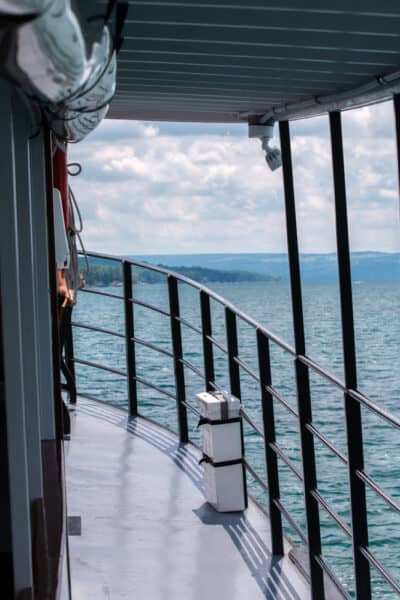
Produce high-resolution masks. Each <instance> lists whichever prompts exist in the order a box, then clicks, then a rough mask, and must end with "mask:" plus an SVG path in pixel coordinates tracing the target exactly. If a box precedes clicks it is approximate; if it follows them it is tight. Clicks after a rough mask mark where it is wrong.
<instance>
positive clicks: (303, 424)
mask: <svg viewBox="0 0 400 600" xmlns="http://www.w3.org/2000/svg"><path fill="white" fill-rule="evenodd" d="M279 131H280V138H281V150H282V167H283V182H284V189H285V212H286V233H287V240H288V255H289V271H290V284H291V285H290V287H291V297H292V312H293V326H294V337H295V349H296V355H297V356H296V359H295V372H296V384H297V402H298V410H299V427H300V441H301V454H302V463H303V477H304V502H305V510H306V522H307V537H308V553H309V560H310V578H311V595H312V598H313V599H314V600H323V599H324V598H325V592H324V578H323V570H322V567H321V566H320V564H319V563H318V558H319V556H320V555H321V529H320V519H319V507H318V502H317V500H316V499H315V498H314V497H313V495H312V492H313V491H314V490H315V489H316V487H317V474H316V465H315V449H314V438H313V435H312V433H311V432H310V431H308V429H307V424H308V423H311V422H312V408H311V393H310V380H309V370H308V367H307V366H306V365H304V364H303V363H302V362H301V361H300V360H299V356H301V355H303V354H305V333H304V317H303V302H302V294H301V276H300V259H299V245H298V237H297V223H296V207H295V197H294V185H293V167H292V153H291V147H290V131H289V123H288V122H287V121H281V122H280V123H279Z"/></svg>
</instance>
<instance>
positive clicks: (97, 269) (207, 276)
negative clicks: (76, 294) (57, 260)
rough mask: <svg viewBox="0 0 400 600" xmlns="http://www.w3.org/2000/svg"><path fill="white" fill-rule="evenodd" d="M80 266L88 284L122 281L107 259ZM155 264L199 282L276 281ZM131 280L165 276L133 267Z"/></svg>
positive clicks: (260, 276)
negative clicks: (88, 268) (87, 270)
mask: <svg viewBox="0 0 400 600" xmlns="http://www.w3.org/2000/svg"><path fill="white" fill-rule="evenodd" d="M81 265H82V266H81V268H82V270H83V271H84V272H85V278H86V281H87V283H88V285H93V286H107V285H118V284H121V283H122V272H121V266H120V265H119V264H112V263H111V264H110V262H109V261H105V260H102V259H98V258H96V259H91V261H90V270H89V273H88V274H86V269H85V264H84V262H83V261H82V262H81ZM157 266H159V267H161V268H163V269H167V270H170V271H175V272H176V273H180V274H181V275H184V276H185V277H189V278H190V279H194V280H195V281H198V282H200V283H216V282H225V283H240V282H258V281H260V282H269V281H277V280H278V278H277V277H271V276H270V275H266V274H262V273H250V272H248V271H241V270H231V271H224V270H219V269H209V268H205V267H199V266H190V267H185V266H174V267H171V266H168V265H163V264H158V265H157ZM133 280H134V282H136V283H149V284H150V283H165V281H166V278H165V276H163V275H160V274H159V273H157V272H155V271H150V270H146V269H134V270H133Z"/></svg>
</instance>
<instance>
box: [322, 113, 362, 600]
mask: <svg viewBox="0 0 400 600" xmlns="http://www.w3.org/2000/svg"><path fill="white" fill-rule="evenodd" d="M329 120H330V129H331V143H332V166H333V182H334V188H335V212H336V238H337V253H338V265H339V286H340V308H341V315H342V339H343V358H344V373H345V384H346V388H347V389H353V390H356V389H357V363H356V348H355V335H354V318H353V297H352V285H351V268H350V245H349V232H348V221H347V200H346V182H345V171H344V158H343V139H342V123H341V115H340V113H339V112H332V113H330V115H329ZM344 410H345V415H346V433H347V449H348V461H349V462H348V466H349V481H350V501H351V524H352V531H353V558H354V571H355V582H356V597H357V598H358V600H368V599H369V598H371V581H370V566H369V562H368V560H367V559H366V558H365V556H364V555H363V554H362V549H363V548H364V547H367V546H368V518H367V505H366V497H365V484H364V482H363V481H361V479H360V478H359V477H358V476H357V471H362V470H363V469H364V456H363V436H362V422H361V408H360V404H359V403H358V402H357V401H356V400H354V399H353V398H351V396H349V395H348V393H346V392H345V394H344Z"/></svg>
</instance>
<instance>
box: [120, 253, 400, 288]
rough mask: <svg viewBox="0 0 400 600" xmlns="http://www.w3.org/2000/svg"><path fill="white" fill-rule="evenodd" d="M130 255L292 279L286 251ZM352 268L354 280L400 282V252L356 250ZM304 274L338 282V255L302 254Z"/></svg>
mask: <svg viewBox="0 0 400 600" xmlns="http://www.w3.org/2000/svg"><path fill="white" fill-rule="evenodd" d="M129 258H132V259H136V260H141V261H145V262H149V263H152V264H160V263H163V264H168V265H170V266H171V268H173V269H177V268H184V267H185V268H188V267H192V265H199V267H200V268H203V269H211V270H218V271H246V272H248V273H259V274H261V275H265V276H267V277H272V278H279V279H288V278H289V268H288V262H287V256H286V254H262V253H260V254H179V255H172V254H164V255H162V254H161V255H160V254H158V255H145V256H137V255H136V256H130V257H129ZM199 267H196V268H199ZM351 268H352V275H353V280H354V281H400V253H393V254H389V253H385V252H353V253H352V255H351ZM301 273H302V278H303V281H306V282H325V281H326V282H329V281H336V280H337V260H336V255H335V254H333V253H332V254H302V255H301Z"/></svg>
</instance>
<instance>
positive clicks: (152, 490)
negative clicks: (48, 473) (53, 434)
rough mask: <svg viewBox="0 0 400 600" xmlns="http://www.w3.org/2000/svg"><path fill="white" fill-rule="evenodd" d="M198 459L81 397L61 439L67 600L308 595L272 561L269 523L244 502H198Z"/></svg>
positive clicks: (289, 568)
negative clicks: (223, 510) (75, 521)
mask: <svg viewBox="0 0 400 600" xmlns="http://www.w3.org/2000/svg"><path fill="white" fill-rule="evenodd" d="M198 459H199V454H198V452H197V450H196V449H195V448H193V447H192V446H190V445H188V446H186V447H182V446H180V445H179V443H178V442H177V439H176V437H175V436H173V435H172V434H170V433H169V432H167V431H166V430H164V429H161V428H159V427H157V426H155V425H153V424H151V423H149V422H148V421H146V420H144V419H137V420H136V421H135V422H134V423H132V424H130V425H129V426H128V427H127V418H126V413H125V412H123V411H120V410H118V409H114V408H111V407H108V406H104V405H102V404H99V403H96V402H91V401H88V400H84V399H79V400H78V406H77V410H76V412H75V414H72V435H71V442H66V472H67V496H68V514H69V515H72V516H78V515H80V516H81V517H82V535H81V536H75V535H73V536H70V537H69V543H70V557H71V577H72V598H73V600H92V599H93V600H102V599H107V600H110V599H111V600H114V599H122V598H126V599H128V598H129V599H135V600H180V599H182V600H238V599H241V600H247V599H249V600H250V599H251V600H257V599H261V598H269V599H271V600H272V599H285V600H286V599H290V600H300V599H301V600H303V599H308V598H309V587H308V585H307V583H306V581H305V580H304V579H303V578H302V577H301V576H300V574H299V572H298V570H297V569H296V568H295V567H294V565H293V564H292V562H291V561H290V560H289V559H288V558H287V557H285V558H283V559H282V560H279V561H277V560H276V559H275V560H274V559H272V558H271V552H270V547H269V539H270V536H269V525H268V520H267V518H266V517H265V516H264V514H263V513H262V512H261V511H260V510H259V509H258V508H257V507H256V506H255V505H254V504H252V503H251V502H250V506H249V508H248V510H247V511H245V513H233V514H220V513H217V512H215V511H214V510H213V509H212V508H211V507H210V506H209V505H208V504H206V503H205V501H204V497H203V493H202V468H201V467H200V466H199V465H198Z"/></svg>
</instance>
